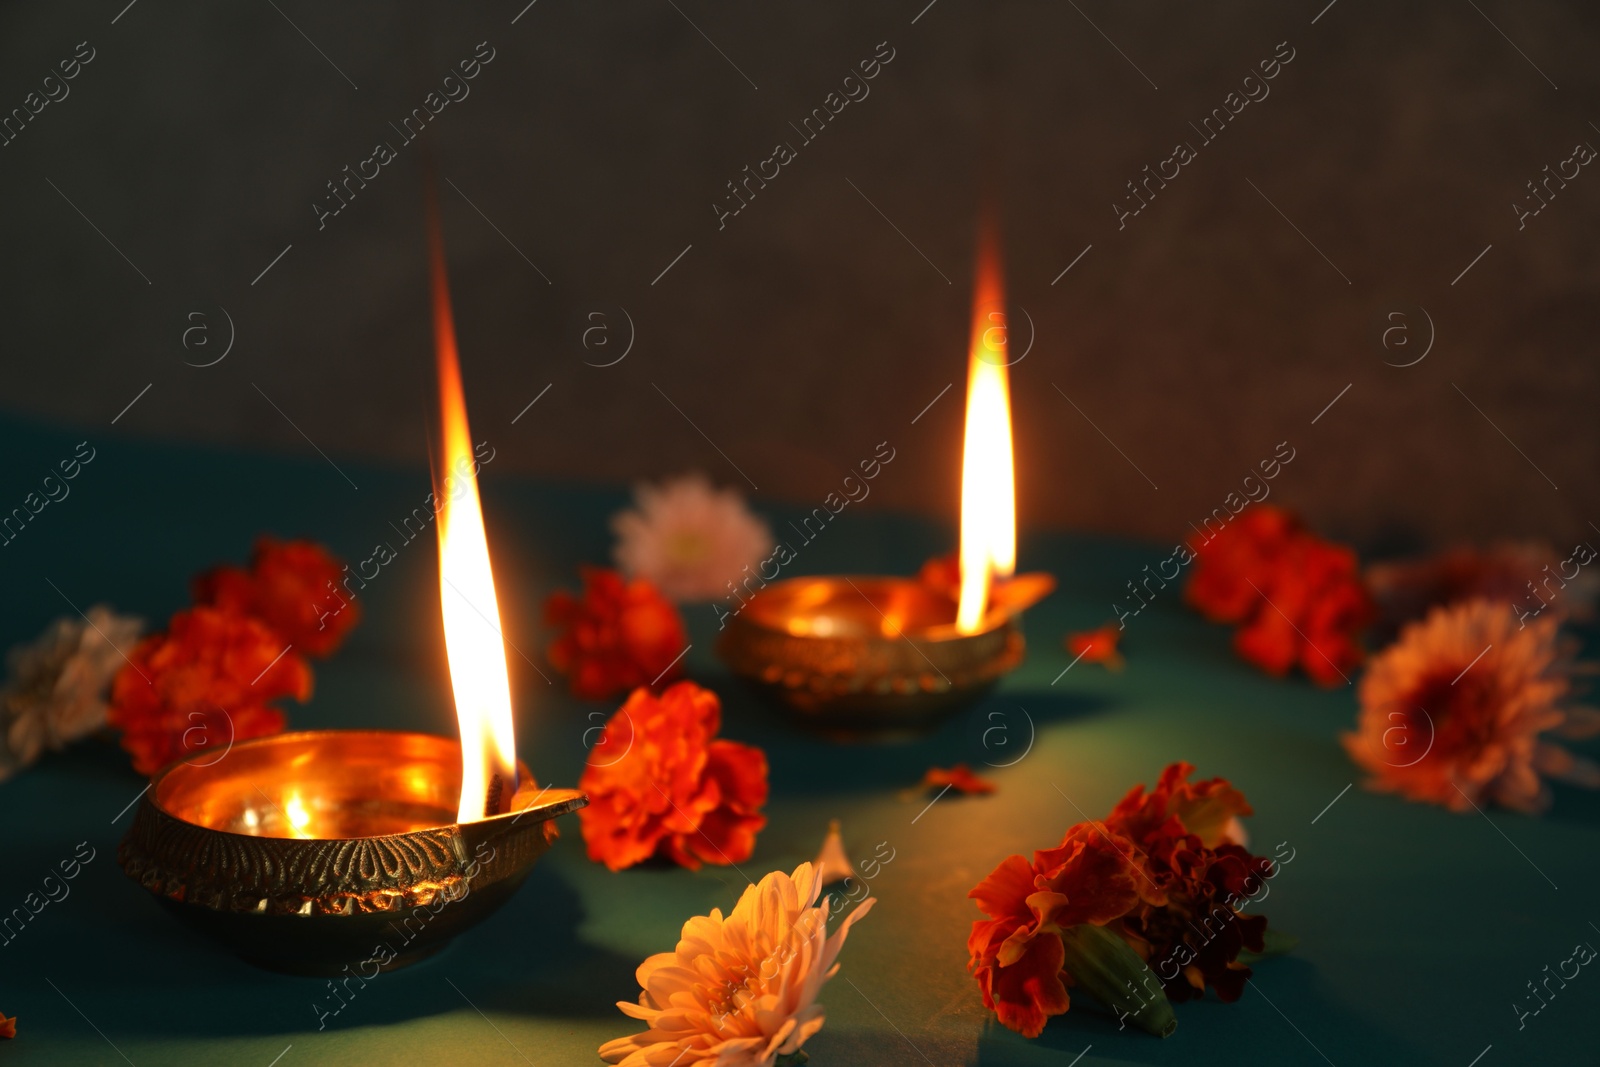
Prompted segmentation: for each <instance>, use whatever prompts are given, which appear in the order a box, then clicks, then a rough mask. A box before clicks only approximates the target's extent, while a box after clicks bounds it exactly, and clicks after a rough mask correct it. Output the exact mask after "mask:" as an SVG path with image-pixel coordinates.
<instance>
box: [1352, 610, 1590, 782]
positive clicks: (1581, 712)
mask: <svg viewBox="0 0 1600 1067" xmlns="http://www.w3.org/2000/svg"><path fill="white" fill-rule="evenodd" d="M1558 626H1559V621H1558V620H1557V619H1556V618H1555V617H1553V616H1552V617H1548V618H1543V619H1534V620H1533V621H1531V622H1529V623H1527V624H1526V625H1523V624H1522V623H1521V622H1520V621H1519V620H1518V619H1517V617H1516V616H1515V614H1514V613H1513V612H1512V610H1511V607H1510V606H1509V605H1507V604H1504V603H1500V602H1495V601H1490V600H1473V601H1469V602H1467V603H1465V604H1460V605H1456V606H1455V607H1441V608H1435V609H1434V610H1433V612H1432V613H1431V614H1429V615H1428V617H1427V619H1425V620H1424V621H1422V622H1420V623H1412V624H1411V625H1409V626H1407V627H1406V628H1405V629H1404V630H1403V631H1401V634H1400V640H1399V641H1398V642H1396V643H1395V644H1393V645H1391V646H1390V647H1388V648H1386V649H1385V650H1384V651H1383V652H1381V653H1379V654H1378V655H1377V656H1376V657H1374V659H1373V661H1372V665H1371V667H1370V668H1369V669H1368V670H1367V673H1366V675H1365V676H1364V677H1363V678H1362V679H1361V687H1360V689H1359V691H1358V692H1359V697H1360V700H1361V717H1360V720H1359V722H1358V724H1357V726H1358V729H1357V731H1356V732H1355V733H1349V734H1345V735H1344V738H1343V741H1344V746H1345V748H1346V750H1347V751H1349V753H1350V756H1351V758H1352V759H1354V760H1355V761H1356V762H1357V763H1359V764H1360V765H1361V766H1362V767H1364V768H1366V770H1367V771H1369V772H1370V773H1371V774H1372V778H1371V779H1370V780H1369V782H1368V785H1369V786H1370V787H1371V788H1374V789H1378V790H1382V791H1386V792H1393V793H1399V794H1400V795H1401V796H1404V797H1406V798H1408V799H1410V800H1421V801H1426V802H1428V803H1430V804H1442V805H1444V806H1445V807H1447V808H1450V809H1452V810H1454V811H1470V810H1471V809H1472V806H1473V805H1475V804H1481V803H1489V802H1494V803H1497V804H1501V805H1504V806H1505V807H1508V808H1513V809H1516V810H1518V811H1524V812H1536V811H1539V810H1542V809H1543V808H1545V807H1547V806H1548V805H1549V802H1550V795H1549V791H1548V790H1547V789H1546V787H1545V785H1544V783H1543V781H1542V780H1541V775H1545V776H1549V777H1555V778H1563V779H1566V780H1567V781H1570V782H1572V783H1574V784H1577V785H1586V786H1590V787H1595V786H1600V767H1596V766H1595V764H1594V763H1592V762H1590V761H1589V760H1586V759H1583V758H1582V757H1579V756H1575V755H1573V754H1572V753H1571V752H1569V751H1567V750H1566V749H1565V748H1562V747H1560V746H1558V745H1555V744H1551V743H1550V742H1549V741H1547V740H1545V739H1544V737H1543V736H1541V735H1544V734H1546V733H1547V732H1551V731H1560V732H1562V733H1565V734H1566V735H1568V736H1583V735H1584V734H1591V733H1594V732H1595V731H1596V730H1597V729H1600V715H1597V714H1596V713H1595V712H1594V711H1593V710H1590V709H1583V708H1573V707H1567V706H1565V701H1566V698H1567V697H1568V695H1569V693H1570V671H1571V665H1570V664H1569V663H1568V661H1567V659H1566V657H1565V656H1563V655H1562V653H1561V650H1560V648H1559V647H1558V644H1557V628H1558Z"/></svg>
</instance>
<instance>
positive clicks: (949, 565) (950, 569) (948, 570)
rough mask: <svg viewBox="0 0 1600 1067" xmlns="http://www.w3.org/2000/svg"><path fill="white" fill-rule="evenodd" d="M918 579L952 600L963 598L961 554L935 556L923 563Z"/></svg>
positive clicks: (952, 553)
mask: <svg viewBox="0 0 1600 1067" xmlns="http://www.w3.org/2000/svg"><path fill="white" fill-rule="evenodd" d="M917 581H919V582H921V583H922V584H923V585H925V586H927V587H928V588H929V589H932V590H933V591H934V592H936V593H939V594H940V595H941V596H947V597H949V598H950V599H951V600H960V599H961V554H960V553H959V552H951V553H950V554H949V555H945V556H935V557H933V558H932V559H930V560H928V561H927V562H926V563H924V564H923V565H922V569H921V570H919V571H918V572H917Z"/></svg>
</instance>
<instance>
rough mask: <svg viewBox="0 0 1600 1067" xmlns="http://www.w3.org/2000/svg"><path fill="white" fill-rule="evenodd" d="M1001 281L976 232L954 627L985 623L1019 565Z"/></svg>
mask: <svg viewBox="0 0 1600 1067" xmlns="http://www.w3.org/2000/svg"><path fill="white" fill-rule="evenodd" d="M1003 290H1004V286H1003V285H1002V278H1001V271H1000V253H999V249H998V247H997V242H996V240H995V237H994V231H993V228H992V227H990V226H987V225H986V226H984V227H983V228H982V229H981V230H980V232H979V235H978V269H977V282H976V285H975V287H974V294H973V302H972V340H971V345H970V348H969V355H968V358H967V424H966V437H965V440H964V442H963V445H962V452H961V557H960V558H961V599H960V604H959V608H958V610H957V612H956V630H957V631H959V632H960V633H963V634H971V633H977V632H978V631H979V630H981V629H982V628H983V620H984V614H985V612H986V611H987V609H988V605H989V599H990V591H991V588H992V586H993V584H994V580H995V579H996V578H1009V577H1011V575H1012V574H1013V573H1014V572H1015V571H1016V569H1017V498H1016V469H1015V464H1014V462H1013V459H1012V455H1011V386H1010V376H1009V374H1008V373H1007V371H1006V367H1007V365H1008V363H1009V362H1010V358H1011V357H1010V352H1009V348H1008V346H1007V343H1006V342H1007V329H1006V315H1005V297H1004V292H1003Z"/></svg>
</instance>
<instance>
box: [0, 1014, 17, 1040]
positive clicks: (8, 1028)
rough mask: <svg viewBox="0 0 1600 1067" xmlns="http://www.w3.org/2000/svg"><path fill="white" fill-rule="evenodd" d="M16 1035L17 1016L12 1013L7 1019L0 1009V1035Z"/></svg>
mask: <svg viewBox="0 0 1600 1067" xmlns="http://www.w3.org/2000/svg"><path fill="white" fill-rule="evenodd" d="M16 1036H17V1017H16V1016H15V1015H13V1016H11V1017H10V1018H9V1019H8V1018H6V1013H5V1012H3V1011H0V1037H16Z"/></svg>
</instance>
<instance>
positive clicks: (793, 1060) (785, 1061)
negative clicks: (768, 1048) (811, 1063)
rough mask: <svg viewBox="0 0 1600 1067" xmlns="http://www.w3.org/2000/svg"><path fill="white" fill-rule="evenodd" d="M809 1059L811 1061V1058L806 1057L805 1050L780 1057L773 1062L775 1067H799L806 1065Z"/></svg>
mask: <svg viewBox="0 0 1600 1067" xmlns="http://www.w3.org/2000/svg"><path fill="white" fill-rule="evenodd" d="M809 1059H811V1057H810V1056H808V1055H806V1050H805V1049H798V1050H796V1051H794V1052H791V1053H789V1054H788V1055H786V1056H779V1057H778V1058H777V1059H776V1060H774V1061H773V1067H799V1065H800V1064H802V1063H805V1062H806V1061H808V1060H809Z"/></svg>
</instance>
